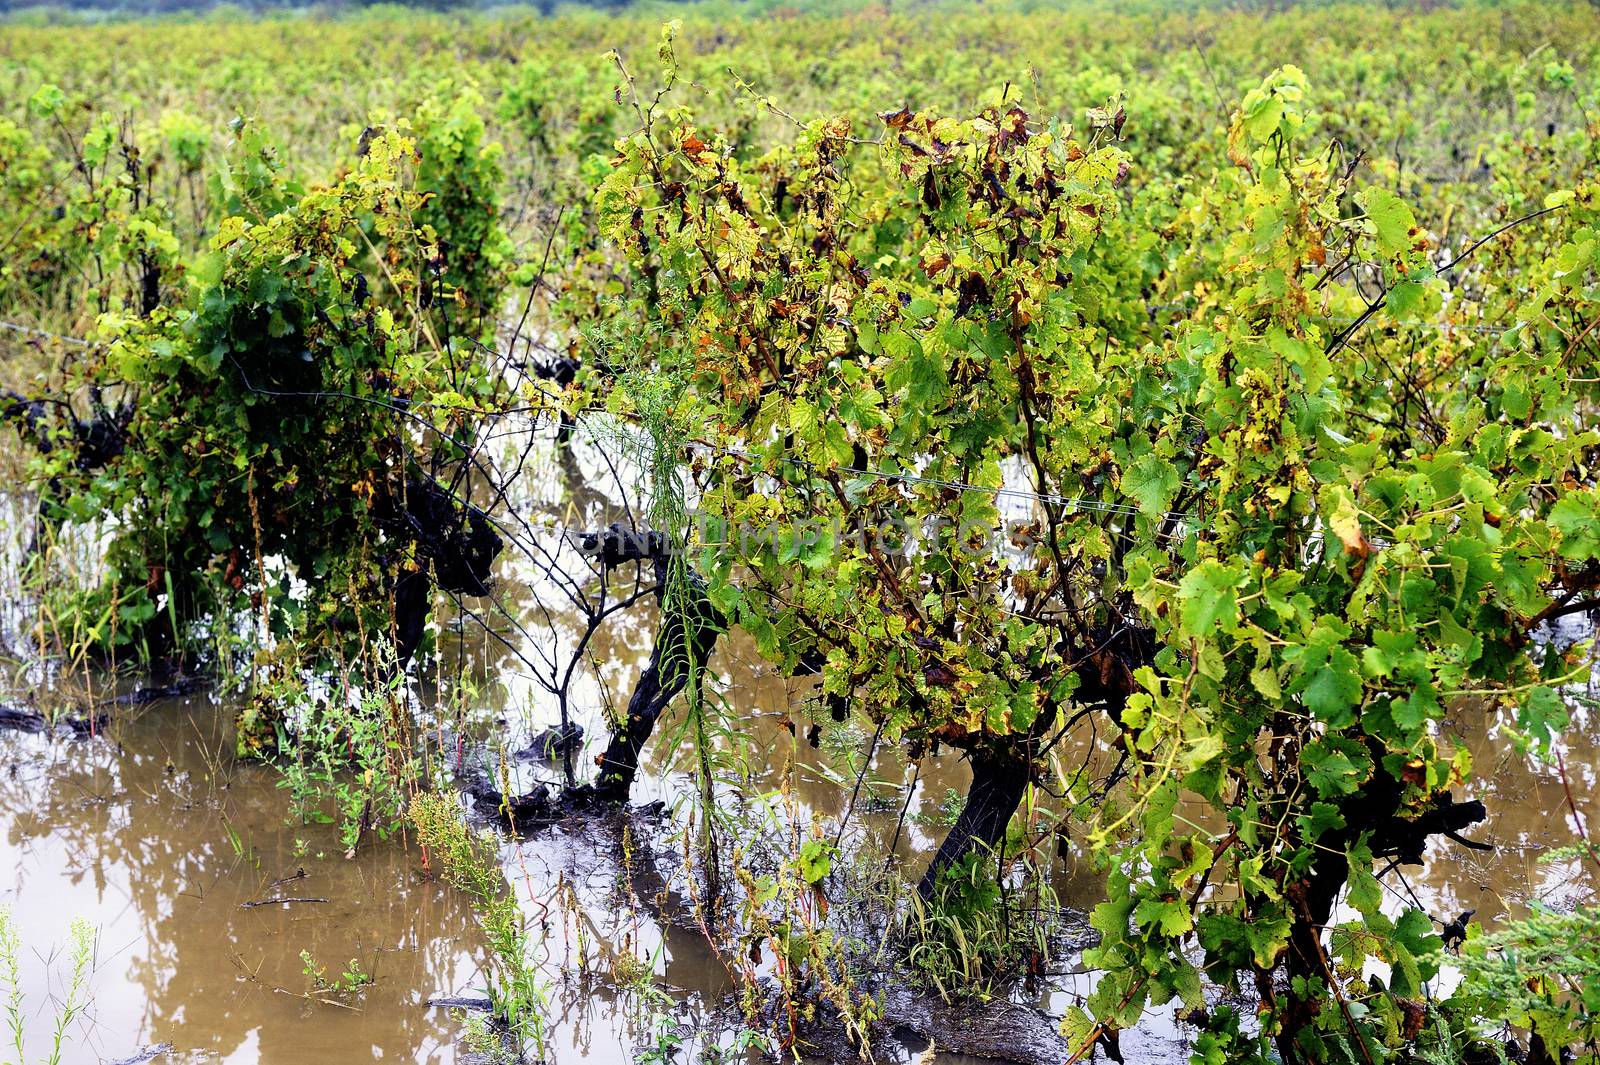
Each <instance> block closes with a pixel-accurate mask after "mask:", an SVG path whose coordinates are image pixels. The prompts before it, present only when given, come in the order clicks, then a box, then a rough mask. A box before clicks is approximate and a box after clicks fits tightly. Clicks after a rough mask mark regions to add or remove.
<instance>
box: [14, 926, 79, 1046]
mask: <svg viewBox="0 0 1600 1065" xmlns="http://www.w3.org/2000/svg"><path fill="white" fill-rule="evenodd" d="M70 928H71V936H72V957H71V964H70V968H69V969H68V976H67V983H66V993H65V994H64V995H62V996H60V997H59V998H57V999H54V1000H53V1002H54V1006H55V1016H54V1024H53V1025H52V1027H51V1033H50V1053H49V1054H48V1055H47V1056H46V1057H45V1058H44V1059H43V1060H44V1062H45V1063H46V1065H60V1062H61V1054H62V1049H63V1047H64V1045H65V1043H66V1036H67V1026H68V1025H70V1024H71V1023H72V1022H73V1021H74V1020H76V1019H77V1018H78V1017H79V1016H80V1015H81V1014H82V1013H83V1011H84V1009H86V1008H87V1007H88V1004H89V1002H88V994H87V992H88V985H89V969H90V963H91V962H92V961H93V960H94V926H93V925H91V924H90V923H89V922H88V921H87V920H85V919H84V918H82V917H74V918H73V919H72V924H71V926H70ZM21 959H22V935H21V933H19V932H18V931H17V922H16V918H15V917H14V916H13V915H12V913H11V908H10V907H9V906H0V987H3V990H4V993H5V998H4V1006H3V1008H4V1010H5V1015H6V1026H7V1028H9V1029H10V1032H11V1047H12V1049H13V1050H15V1052H16V1055H17V1057H16V1061H17V1065H22V1063H23V1062H26V1061H28V1060H29V1059H28V1055H27V1049H26V1046H25V1043H26V1039H25V1035H24V1032H23V1002H24V996H23V993H22V960H21Z"/></svg>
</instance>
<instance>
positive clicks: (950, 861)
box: [917, 742, 1033, 899]
mask: <svg viewBox="0 0 1600 1065" xmlns="http://www.w3.org/2000/svg"><path fill="white" fill-rule="evenodd" d="M1030 746H1031V744H1028V743H1024V742H1000V743H995V744H984V745H981V746H978V747H974V748H973V749H972V751H971V752H969V753H968V755H967V761H968V763H969V764H970V765H971V766H972V786H971V787H969V788H968V789H967V803H966V805H965V806H963V807H962V808H961V814H960V815H959V816H958V817H957V818H956V823H955V824H954V825H953V826H951V828H950V832H949V834H947V835H946V836H945V837H944V842H943V843H941V844H940V845H939V853H938V854H936V855H934V857H933V861H932V862H931V863H929V865H928V871H927V872H926V873H923V874H922V880H921V881H920V882H919V883H918V884H917V893H918V894H919V895H921V896H922V897H923V898H924V899H931V898H932V897H933V895H934V889H935V888H936V887H937V886H938V882H939V874H940V873H941V872H943V871H944V870H946V869H949V868H950V867H952V866H953V865H955V864H956V863H957V862H960V861H962V860H963V859H965V858H966V857H967V855H969V854H971V853H972V851H973V849H974V848H975V847H978V846H982V847H984V848H986V849H988V850H994V849H996V848H997V847H999V846H1000V844H1001V842H1002V841H1003V840H1004V839H1005V836H1006V827H1007V826H1008V825H1010V824H1011V816H1012V815H1013V814H1015V813H1016V812H1017V807H1018V806H1019V805H1021V803H1022V796H1023V794H1024V793H1025V792H1026V791H1027V790H1028V779H1029V776H1030V772H1031V767H1032V762H1033V759H1032V754H1031V751H1030V750H1029V748H1030Z"/></svg>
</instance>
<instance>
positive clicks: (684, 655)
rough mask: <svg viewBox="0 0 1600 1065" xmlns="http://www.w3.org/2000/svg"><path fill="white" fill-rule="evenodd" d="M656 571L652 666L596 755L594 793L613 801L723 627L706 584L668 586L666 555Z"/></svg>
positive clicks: (690, 579) (621, 795)
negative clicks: (658, 621) (656, 617)
mask: <svg viewBox="0 0 1600 1065" xmlns="http://www.w3.org/2000/svg"><path fill="white" fill-rule="evenodd" d="M655 566H656V585H657V588H658V592H657V594H658V595H659V596H660V599H661V611H662V617H661V628H660V631H659V632H657V634H656V642H655V646H654V647H653V648H652V649H651V651H650V661H649V663H648V664H646V666H645V668H644V670H643V671H642V672H641V673H640V674H639V681H638V683H637V684H636V685H634V689H633V694H632V695H631V696H630V697H629V699H628V709H627V714H626V716H625V717H624V718H623V720H622V722H621V723H620V725H619V726H618V727H617V729H616V730H615V731H614V732H613V733H612V736H611V742H610V743H609V744H607V746H606V749H605V753H604V754H602V755H601V756H600V772H599V775H598V776H597V777H596V779H595V791H596V792H597V793H598V794H599V795H600V796H601V797H602V798H605V799H610V800H613V801H622V800H625V799H626V798H627V797H628V791H629V789H631V788H632V787H633V778H634V777H635V776H636V775H637V774H638V771H639V758H640V756H641V754H643V752H644V745H645V744H646V743H647V742H648V741H649V739H650V735H651V733H653V732H654V731H655V727H656V722H657V721H659V720H660V719H661V715H662V714H663V713H664V712H665V711H666V709H667V707H668V706H670V705H672V700H674V699H676V698H677V697H678V695H679V694H681V693H682V692H683V690H684V689H685V688H687V687H688V686H689V682H690V681H691V680H693V679H694V678H696V677H698V676H700V675H701V673H702V672H704V670H705V668H706V663H707V662H708V661H709V660H710V658H711V652H712V650H713V649H714V648H715V647H716V644H717V637H718V636H720V635H721V634H722V632H723V630H724V629H725V628H726V627H727V622H726V620H725V619H724V618H723V617H722V613H721V612H720V611H719V610H717V608H716V607H715V606H713V605H712V603H711V600H710V599H708V598H706V594H705V582H704V581H703V580H702V579H701V578H700V577H699V575H698V574H694V573H689V574H687V575H686V577H685V578H684V579H683V580H682V581H681V583H680V586H679V587H677V588H676V589H674V588H670V587H668V574H667V563H666V559H665V557H664V554H663V555H658V556H657V557H656V559H655Z"/></svg>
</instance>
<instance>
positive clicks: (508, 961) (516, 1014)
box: [410, 792, 546, 1058]
mask: <svg viewBox="0 0 1600 1065" xmlns="http://www.w3.org/2000/svg"><path fill="white" fill-rule="evenodd" d="M410 815H411V823H412V824H413V825H415V826H416V829H417V838H418V840H419V841H420V842H421V843H422V848H423V853H424V855H425V856H426V860H427V862H428V865H429V866H430V867H431V868H436V869H437V870H438V871H439V872H440V874H441V875H442V876H443V877H444V878H445V880H446V881H447V882H449V884H450V885H451V886H452V887H454V888H456V889H457V890H458V891H463V892H465V893H466V894H467V896H468V897H469V898H470V899H471V900H472V907H473V912H474V913H475V914H476V915H477V918H478V924H479V925H480V926H481V927H482V929H483V931H484V935H485V936H486V937H487V939H488V941H489V948H490V950H491V951H492V952H493V961H492V963H491V967H490V971H489V986H488V993H489V1001H490V1003H491V1007H492V1010H493V1013H494V1017H495V1020H496V1021H497V1022H499V1023H500V1024H502V1025H504V1027H505V1034H506V1035H507V1036H508V1037H509V1039H510V1042H511V1043H512V1044H513V1046H514V1047H515V1049H516V1050H517V1051H519V1052H523V1053H527V1054H530V1055H531V1056H532V1057H535V1058H541V1057H543V1056H544V1051H545V1017H544V1014H545V1006H546V994H545V989H544V985H543V983H542V982H541V981H540V979H539V974H538V969H537V968H536V966H535V965H534V964H533V962H532V960H531V958H530V953H531V952H530V946H531V944H530V936H529V932H528V927H527V922H526V920H525V919H524V917H523V914H522V910H521V909H520V908H519V907H518V906H517V900H516V897H515V896H514V895H513V894H512V892H511V887H510V885H509V884H507V883H506V879H505V876H504V874H503V873H502V872H501V869H500V864H499V862H498V861H496V859H495V851H494V849H493V846H494V837H493V835H492V834H486V837H485V836H479V835H476V834H474V833H473V832H472V830H471V829H469V828H468V827H467V825H466V824H465V823H464V822H463V821H462V817H461V808H460V806H459V805H457V803H456V802H455V800H454V799H452V798H451V797H449V796H446V795H441V794H439V793H437V792H424V793H422V794H420V795H418V796H416V797H415V798H414V799H412V801H411V807H410ZM476 1027H479V1028H482V1027H483V1026H481V1025H479V1026H476ZM480 1034H484V1033H480ZM489 1043H490V1044H491V1045H492V1046H494V1047H499V1046H500V1041H499V1040H493V1039H491V1040H489Z"/></svg>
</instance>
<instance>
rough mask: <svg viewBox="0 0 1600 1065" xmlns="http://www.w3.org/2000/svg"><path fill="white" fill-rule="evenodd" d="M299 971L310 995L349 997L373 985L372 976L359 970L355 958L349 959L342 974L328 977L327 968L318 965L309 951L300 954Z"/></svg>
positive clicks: (357, 961) (358, 964)
mask: <svg viewBox="0 0 1600 1065" xmlns="http://www.w3.org/2000/svg"><path fill="white" fill-rule="evenodd" d="M300 971H301V972H303V973H305V976H306V980H307V981H308V982H309V983H310V985H311V992H312V993H327V994H334V995H351V994H355V993H356V992H358V991H362V990H365V989H366V988H368V987H371V986H372V984H373V983H374V980H373V978H372V975H371V974H370V973H368V972H366V971H365V970H364V969H362V968H361V962H360V961H359V960H358V959H356V958H351V959H350V960H349V962H347V963H346V964H345V967H344V972H342V973H340V974H339V975H338V976H333V977H330V976H329V975H328V968H327V966H325V965H318V964H317V959H316V957H315V956H314V955H313V954H312V953H311V952H310V951H309V950H302V951H301V952H300Z"/></svg>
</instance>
